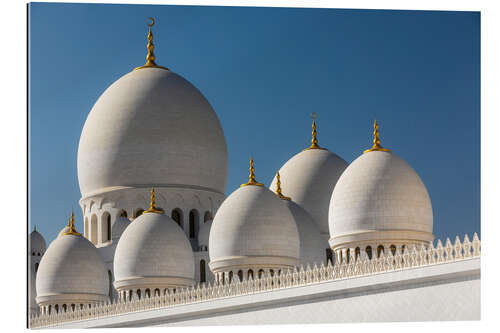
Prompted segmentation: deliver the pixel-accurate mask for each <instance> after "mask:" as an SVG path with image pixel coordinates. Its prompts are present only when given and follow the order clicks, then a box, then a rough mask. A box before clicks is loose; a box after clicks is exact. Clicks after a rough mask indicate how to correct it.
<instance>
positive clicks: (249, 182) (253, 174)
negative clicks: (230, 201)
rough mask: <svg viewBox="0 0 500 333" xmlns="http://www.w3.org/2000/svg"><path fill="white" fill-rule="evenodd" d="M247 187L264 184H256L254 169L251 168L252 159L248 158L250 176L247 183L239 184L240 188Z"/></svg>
mask: <svg viewBox="0 0 500 333" xmlns="http://www.w3.org/2000/svg"><path fill="white" fill-rule="evenodd" d="M247 185H256V186H264V184H261V183H258V182H257V181H256V180H255V169H254V167H253V157H250V176H248V183H245V184H241V185H240V187H243V186H247Z"/></svg>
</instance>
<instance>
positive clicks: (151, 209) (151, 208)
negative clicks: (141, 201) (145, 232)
mask: <svg viewBox="0 0 500 333" xmlns="http://www.w3.org/2000/svg"><path fill="white" fill-rule="evenodd" d="M155 203H156V196H155V188H154V187H151V203H150V205H149V209H148V210H146V211H144V212H143V214H144V213H158V214H163V213H164V210H163V209H161V208H157V207H155Z"/></svg>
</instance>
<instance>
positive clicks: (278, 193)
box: [276, 171, 291, 200]
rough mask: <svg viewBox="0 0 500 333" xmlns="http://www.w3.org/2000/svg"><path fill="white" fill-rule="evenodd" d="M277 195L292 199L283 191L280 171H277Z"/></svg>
mask: <svg viewBox="0 0 500 333" xmlns="http://www.w3.org/2000/svg"><path fill="white" fill-rule="evenodd" d="M276 195H277V196H278V197H279V198H280V199H283V200H291V198H290V197H286V196H284V195H283V193H281V179H280V172H279V171H278V172H276Z"/></svg>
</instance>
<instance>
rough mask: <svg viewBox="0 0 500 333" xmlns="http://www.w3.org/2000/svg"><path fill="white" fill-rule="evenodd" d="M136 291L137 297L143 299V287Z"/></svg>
mask: <svg viewBox="0 0 500 333" xmlns="http://www.w3.org/2000/svg"><path fill="white" fill-rule="evenodd" d="M136 293H137V298H138V299H141V289H137V291H136Z"/></svg>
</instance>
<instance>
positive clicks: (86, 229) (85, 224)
mask: <svg viewBox="0 0 500 333" xmlns="http://www.w3.org/2000/svg"><path fill="white" fill-rule="evenodd" d="M83 236H85V237H86V238H89V218H88V217H85V221H84V222H83Z"/></svg>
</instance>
